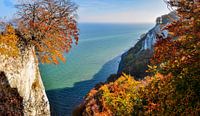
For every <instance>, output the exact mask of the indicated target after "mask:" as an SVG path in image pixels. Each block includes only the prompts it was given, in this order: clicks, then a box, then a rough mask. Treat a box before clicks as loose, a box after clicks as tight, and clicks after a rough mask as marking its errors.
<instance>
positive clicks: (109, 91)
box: [82, 0, 200, 116]
mask: <svg viewBox="0 0 200 116" xmlns="http://www.w3.org/2000/svg"><path fill="white" fill-rule="evenodd" d="M167 3H168V4H169V6H171V7H173V8H174V7H175V8H176V13H177V15H178V17H179V19H178V20H176V21H174V22H173V23H171V24H169V25H168V26H167V27H166V28H165V29H167V30H169V34H170V35H169V37H168V38H165V39H164V38H162V37H158V38H157V43H156V45H155V47H154V55H153V58H152V61H151V63H152V65H151V66H149V70H148V71H151V72H153V75H152V76H147V77H145V79H144V80H142V81H136V80H134V79H133V77H130V76H127V75H125V74H124V75H122V76H121V77H119V79H117V80H116V81H115V82H110V83H106V84H104V85H103V86H102V87H100V88H97V89H93V90H91V91H90V92H89V93H88V95H87V96H86V98H85V109H84V111H83V113H82V114H83V115H87V116H88V115H89V116H92V115H99V116H101V115H116V116H122V115H123V116H131V115H133V116H138V115H158V116H169V115H172V116H176V115H183V116H190V115H191V116H197V115H199V114H200V97H199V96H200V75H199V74H200V1H199V0H169V1H168V2H167Z"/></svg>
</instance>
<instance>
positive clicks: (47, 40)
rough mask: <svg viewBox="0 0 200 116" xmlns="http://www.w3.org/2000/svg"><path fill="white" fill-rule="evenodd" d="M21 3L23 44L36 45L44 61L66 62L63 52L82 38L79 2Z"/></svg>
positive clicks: (19, 21) (41, 0) (44, 0)
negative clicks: (78, 16)
mask: <svg viewBox="0 0 200 116" xmlns="http://www.w3.org/2000/svg"><path fill="white" fill-rule="evenodd" d="M16 7H17V10H18V11H17V16H18V18H17V25H18V27H17V30H18V33H17V34H18V36H19V37H20V42H21V43H20V44H21V45H22V46H26V47H27V46H28V47H29V46H34V47H35V50H36V55H37V56H38V59H39V61H41V62H42V63H52V62H53V63H55V64H58V63H59V61H58V58H59V59H60V60H62V61H63V62H65V58H64V56H63V54H64V53H65V52H68V51H69V50H70V48H71V45H72V43H73V39H74V40H75V43H76V44H77V42H78V28H77V22H76V10H77V6H76V5H75V4H74V3H72V2H70V1H69V0H26V1H21V3H20V4H18V5H16Z"/></svg>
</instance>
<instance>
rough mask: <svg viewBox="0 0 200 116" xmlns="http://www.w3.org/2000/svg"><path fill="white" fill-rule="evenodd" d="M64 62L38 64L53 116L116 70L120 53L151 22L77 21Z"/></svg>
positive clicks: (64, 115)
mask: <svg viewBox="0 0 200 116" xmlns="http://www.w3.org/2000/svg"><path fill="white" fill-rule="evenodd" d="M78 26H79V29H80V40H79V44H78V45H77V46H75V45H74V46H73V48H72V49H71V51H70V53H68V54H66V55H65V56H66V59H67V62H66V63H61V64H59V65H53V64H50V65H49V64H48V65H47V64H45V65H40V72H41V76H42V79H43V82H44V85H45V88H46V92H47V96H48V99H49V102H50V105H51V111H52V115H53V116H70V115H71V113H72V110H73V109H74V108H75V106H77V105H78V104H80V103H81V101H82V100H83V98H84V96H85V95H86V94H87V93H88V92H89V90H90V89H92V88H93V87H94V86H95V84H97V83H99V82H104V81H105V80H106V79H107V77H108V76H109V75H110V74H113V73H116V72H117V69H118V65H119V62H120V55H121V54H122V53H123V52H124V51H126V50H128V49H129V48H130V47H132V46H134V44H135V43H136V42H137V41H138V39H139V37H140V35H141V34H143V33H145V32H147V31H148V30H149V29H150V28H151V27H153V24H108V23H105V24H103V23H102V24H100V23H81V24H79V25H78Z"/></svg>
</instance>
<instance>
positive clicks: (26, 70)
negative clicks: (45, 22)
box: [0, 48, 50, 116]
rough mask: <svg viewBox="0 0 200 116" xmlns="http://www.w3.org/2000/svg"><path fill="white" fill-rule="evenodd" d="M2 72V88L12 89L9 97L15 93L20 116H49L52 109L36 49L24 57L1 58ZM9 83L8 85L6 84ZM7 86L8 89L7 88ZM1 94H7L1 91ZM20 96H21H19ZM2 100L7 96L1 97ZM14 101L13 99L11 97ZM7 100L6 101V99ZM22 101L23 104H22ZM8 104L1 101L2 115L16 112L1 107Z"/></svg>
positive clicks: (30, 50) (0, 68)
mask: <svg viewBox="0 0 200 116" xmlns="http://www.w3.org/2000/svg"><path fill="white" fill-rule="evenodd" d="M0 72H1V76H0V78H1V83H0V87H1V88H10V90H8V91H6V92H7V95H8V94H12V92H13V91H14V93H15V94H16V96H15V97H14V98H17V99H16V100H17V101H18V103H19V104H18V106H19V107H18V109H17V108H16V110H17V112H22V114H21V113H19V114H20V115H25V116H49V115H50V107H49V102H48V99H47V96H46V93H45V89H44V86H43V82H42V79H41V76H40V72H39V68H38V62H37V58H36V56H35V53H34V49H32V48H31V49H27V50H25V51H24V53H23V55H21V54H20V55H19V56H18V57H17V58H5V56H2V55H1V56H0ZM5 83H7V84H5ZM5 86H7V87H5ZM0 91H1V93H4V94H5V95H6V93H5V91H4V90H2V89H0ZM17 94H19V96H17ZM0 97H1V99H3V98H5V97H6V96H0ZM11 99H12V97H11ZM5 100H6V99H5ZM20 100H22V102H20ZM6 103H7V102H3V101H1V104H0V115H7V114H8V113H9V111H10V112H16V111H15V108H14V109H13V107H7V109H5V107H1V105H2V106H6V105H7V104H6Z"/></svg>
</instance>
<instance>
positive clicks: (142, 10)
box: [0, 0, 169, 23]
mask: <svg viewBox="0 0 200 116" xmlns="http://www.w3.org/2000/svg"><path fill="white" fill-rule="evenodd" d="M15 1H16V0H0V17H1V18H3V17H5V16H6V17H7V18H8V19H9V18H12V16H13V14H14V12H15V8H14V4H15ZM71 1H73V2H75V3H76V4H77V5H78V6H79V9H78V11H77V13H78V21H79V22H89V23H94V22H99V23H154V22H155V20H156V17H158V16H161V15H163V14H167V13H169V10H168V9H167V5H166V4H165V3H164V1H163V0H71Z"/></svg>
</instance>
